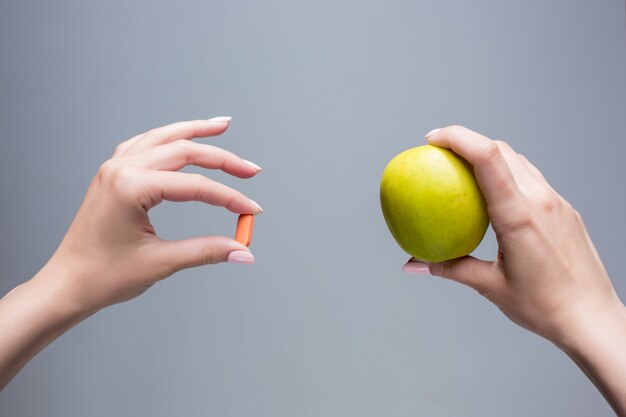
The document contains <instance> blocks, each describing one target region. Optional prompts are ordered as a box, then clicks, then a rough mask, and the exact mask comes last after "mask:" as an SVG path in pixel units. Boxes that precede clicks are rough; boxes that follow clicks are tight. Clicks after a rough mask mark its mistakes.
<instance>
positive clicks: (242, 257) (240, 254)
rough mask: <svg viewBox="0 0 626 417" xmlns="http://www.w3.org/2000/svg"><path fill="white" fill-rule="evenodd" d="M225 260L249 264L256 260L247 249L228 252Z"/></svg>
mask: <svg viewBox="0 0 626 417" xmlns="http://www.w3.org/2000/svg"><path fill="white" fill-rule="evenodd" d="M226 262H230V263H235V264H247V265H251V264H254V263H255V262H256V260H255V259H254V255H252V253H251V252H249V251H245V250H235V251H232V252H230V253H229V254H228V256H227V257H226Z"/></svg>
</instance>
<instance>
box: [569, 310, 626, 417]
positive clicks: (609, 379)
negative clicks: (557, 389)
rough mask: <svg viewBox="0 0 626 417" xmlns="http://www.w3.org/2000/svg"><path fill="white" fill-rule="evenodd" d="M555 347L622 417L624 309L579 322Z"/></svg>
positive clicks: (625, 409)
mask: <svg viewBox="0 0 626 417" xmlns="http://www.w3.org/2000/svg"><path fill="white" fill-rule="evenodd" d="M557 345H558V346H559V347H560V348H561V349H562V350H563V351H564V352H565V353H566V354H567V355H569V356H570V357H571V358H572V360H573V361H574V362H575V363H576V364H577V365H578V366H579V367H580V369H581V370H582V371H583V372H584V373H585V374H586V375H587V377H588V378H589V379H590V380H591V381H592V382H593V383H594V385H595V386H596V387H597V388H598V390H599V391H600V392H601V393H602V395H603V396H604V397H605V398H606V400H607V401H608V402H609V404H611V406H612V407H613V409H614V410H615V412H616V413H617V415H619V416H620V417H626V307H624V305H623V304H621V303H619V305H617V306H615V307H614V308H610V309H608V310H607V311H605V312H603V313H601V314H598V315H597V316H591V315H590V316H589V317H587V318H585V319H583V321H582V323H581V324H580V326H579V327H578V328H577V330H576V331H573V332H572V333H571V335H570V336H569V337H566V338H563V339H562V340H561V341H560V342H559V343H557Z"/></svg>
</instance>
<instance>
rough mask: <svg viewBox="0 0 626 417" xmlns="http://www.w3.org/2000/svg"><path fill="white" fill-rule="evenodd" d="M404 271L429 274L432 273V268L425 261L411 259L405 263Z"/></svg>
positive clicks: (406, 272)
mask: <svg viewBox="0 0 626 417" xmlns="http://www.w3.org/2000/svg"><path fill="white" fill-rule="evenodd" d="M402 272H404V273H405V274H417V275H427V274H430V268H429V267H428V265H427V264H425V263H424V262H417V261H410V262H407V263H406V264H404V266H403V267H402Z"/></svg>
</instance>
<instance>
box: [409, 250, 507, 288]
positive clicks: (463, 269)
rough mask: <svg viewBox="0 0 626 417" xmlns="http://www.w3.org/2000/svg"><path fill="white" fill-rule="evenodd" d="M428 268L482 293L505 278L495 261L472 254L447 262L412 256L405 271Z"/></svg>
mask: <svg viewBox="0 0 626 417" xmlns="http://www.w3.org/2000/svg"><path fill="white" fill-rule="evenodd" d="M426 267H427V268H428V269H429V270H430V273H431V274H432V275H434V276H438V277H441V278H447V279H450V280H452V281H456V282H458V283H461V284H464V285H467V286H468V287H471V288H473V289H475V290H476V291H478V292H479V293H481V294H485V293H487V292H492V291H495V290H496V288H497V287H498V286H499V285H500V284H501V282H502V280H503V276H502V273H501V272H500V271H499V270H498V269H496V268H495V267H494V265H493V262H489V261H483V260H480V259H476V258H474V257H472V256H464V257H462V258H457V259H452V260H450V261H445V262H437V263H425V262H420V261H419V260H417V259H415V258H411V259H410V260H409V261H408V262H407V263H406V265H405V266H404V268H403V269H404V271H405V272H407V273H410V272H411V271H413V270H418V269H422V270H423V269H424V268H426Z"/></svg>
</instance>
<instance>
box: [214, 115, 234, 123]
mask: <svg viewBox="0 0 626 417" xmlns="http://www.w3.org/2000/svg"><path fill="white" fill-rule="evenodd" d="M231 120H233V118H232V117H230V116H219V117H211V118H210V119H209V122H226V123H228V122H230V121H231Z"/></svg>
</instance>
